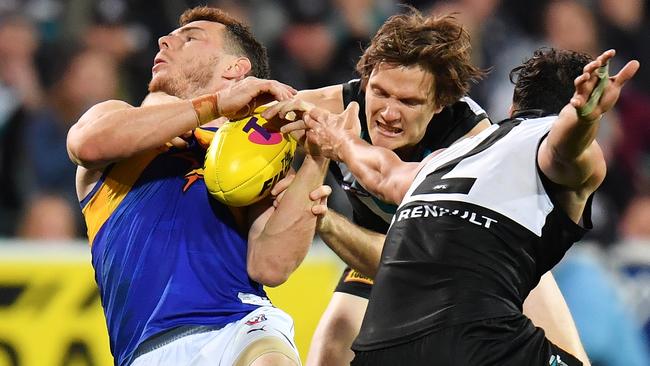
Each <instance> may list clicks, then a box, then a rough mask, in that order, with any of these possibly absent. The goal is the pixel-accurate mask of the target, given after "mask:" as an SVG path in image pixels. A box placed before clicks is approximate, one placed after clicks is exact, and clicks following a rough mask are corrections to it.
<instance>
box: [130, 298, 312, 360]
mask: <svg viewBox="0 0 650 366" xmlns="http://www.w3.org/2000/svg"><path fill="white" fill-rule="evenodd" d="M293 336H294V328H293V320H292V319H291V317H290V316H289V315H288V314H287V313H285V312H283V311H282V310H280V309H278V308H275V307H271V306H262V307H260V308H258V309H256V310H255V311H252V312H251V313H249V314H248V315H246V316H245V317H244V318H242V319H240V320H239V321H236V322H232V323H230V324H228V325H226V326H225V327H223V328H221V329H218V330H212V331H208V332H205V333H199V334H191V335H188V336H185V337H182V338H180V339H177V340H175V341H173V342H171V343H169V344H165V345H164V346H161V347H160V348H157V349H155V350H153V351H151V352H147V353H145V354H143V355H141V356H139V357H137V358H136V359H135V360H134V361H133V363H131V366H145V365H146V366H151V365H169V366H231V365H233V366H234V365H236V366H240V365H245V366H247V365H249V364H250V363H252V362H253V361H254V360H255V359H257V358H258V357H259V356H261V355H263V354H266V353H270V352H279V353H281V354H283V355H285V356H287V357H289V358H290V359H292V360H294V362H295V363H296V365H300V364H301V363H300V357H299V356H298V350H297V349H296V346H295V344H294V341H293Z"/></svg>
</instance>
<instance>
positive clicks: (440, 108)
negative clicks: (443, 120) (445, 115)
mask: <svg viewBox="0 0 650 366" xmlns="http://www.w3.org/2000/svg"><path fill="white" fill-rule="evenodd" d="M444 108H445V107H443V106H438V107H436V109H435V110H434V111H433V115H436V114H438V113H440V111H442V110H443V109H444Z"/></svg>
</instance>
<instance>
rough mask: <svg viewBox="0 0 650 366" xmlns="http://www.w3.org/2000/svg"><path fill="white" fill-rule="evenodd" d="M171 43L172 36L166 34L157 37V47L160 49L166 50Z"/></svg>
mask: <svg viewBox="0 0 650 366" xmlns="http://www.w3.org/2000/svg"><path fill="white" fill-rule="evenodd" d="M171 45H172V36H171V35H169V34H168V35H166V36H162V37H160V38H158V48H160V49H161V50H166V49H168V48H170V47H171Z"/></svg>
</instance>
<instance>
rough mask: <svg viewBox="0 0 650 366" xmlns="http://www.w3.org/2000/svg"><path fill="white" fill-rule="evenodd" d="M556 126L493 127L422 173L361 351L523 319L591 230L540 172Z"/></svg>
mask: <svg viewBox="0 0 650 366" xmlns="http://www.w3.org/2000/svg"><path fill="white" fill-rule="evenodd" d="M553 121H554V117H548V118H543V119H533V120H524V121H521V120H514V121H510V122H507V123H504V124H503V125H500V126H497V125H494V126H492V127H490V128H489V129H488V130H485V131H483V132H482V133H480V134H479V135H477V136H475V137H473V138H469V139H465V140H462V141H459V142H458V143H456V144H454V145H452V146H450V147H449V148H448V149H447V150H445V151H443V152H442V153H440V154H438V155H436V156H435V157H434V158H432V159H431V160H430V161H429V162H428V163H427V165H426V166H425V167H424V168H423V169H422V170H421V171H420V172H419V173H418V175H417V177H416V178H415V181H414V182H413V184H412V185H411V188H410V189H409V191H408V192H407V194H406V197H405V199H404V201H403V202H402V204H401V205H400V207H399V208H398V211H397V213H396V214H395V216H394V218H393V222H392V224H391V227H390V229H389V232H388V236H387V239H386V244H385V247H384V251H383V253H382V260H381V266H380V268H379V271H378V274H377V277H376V285H375V288H374V289H373V292H372V294H371V298H370V304H369V307H368V311H367V313H366V317H365V318H364V322H363V326H362V331H361V333H360V336H359V337H358V338H357V341H356V342H355V350H361V351H365V350H375V349H380V348H384V347H390V346H394V345H397V344H399V343H403V342H408V341H411V340H413V339H417V338H418V337H422V336H424V335H427V334H431V333H433V332H439V331H441V330H442V329H445V328H448V327H451V326H457V325H460V324H464V323H470V322H475V321H479V320H484V319H494V318H499V317H509V316H522V315H521V307H522V303H523V300H524V299H525V298H526V296H527V295H528V293H529V292H530V290H531V289H532V288H533V287H534V286H535V285H536V284H537V282H538V281H539V278H540V277H541V275H542V274H543V273H545V272H546V271H548V270H549V269H550V268H551V267H552V266H553V265H555V264H556V263H557V262H558V261H559V260H560V259H561V257H562V256H563V255H564V252H565V251H566V250H567V249H568V248H569V247H570V245H571V244H572V243H573V242H575V241H576V240H578V239H579V238H580V237H581V235H583V234H584V231H585V230H584V229H583V228H581V227H580V226H578V225H576V224H575V223H573V222H572V221H571V220H570V219H569V218H568V216H567V215H566V214H565V213H564V212H563V211H562V210H561V209H559V208H558V207H557V206H556V205H554V203H553V199H552V194H550V193H549V190H548V189H549V187H550V186H551V185H550V184H548V183H545V182H543V180H544V178H543V176H542V175H541V173H539V170H538V167H537V164H536V156H537V154H536V152H537V148H538V146H539V142H540V141H541V139H542V138H543V137H544V136H545V135H546V133H547V132H548V130H549V129H550V127H551V125H552V122H553ZM587 223H588V221H587Z"/></svg>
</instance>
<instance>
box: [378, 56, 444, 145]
mask: <svg viewBox="0 0 650 366" xmlns="http://www.w3.org/2000/svg"><path fill="white" fill-rule="evenodd" d="M433 82H434V81H433V75H432V74H431V73H430V72H429V71H426V70H424V69H422V68H421V67H420V66H410V67H405V66H395V65H389V64H383V63H382V64H379V65H378V66H377V67H375V69H374V70H373V71H372V73H371V74H370V77H369V78H368V84H367V85H366V111H365V112H366V119H367V121H368V132H369V133H370V138H371V140H372V143H373V145H377V146H382V147H385V148H388V149H391V150H394V151H396V152H397V153H398V154H400V155H403V154H408V153H409V152H410V150H411V148H412V147H413V146H414V145H415V144H417V143H418V142H420V140H422V138H423V137H424V133H425V132H426V129H427V125H428V124H429V121H430V120H431V117H433V115H434V114H435V113H437V112H438V111H440V108H438V107H437V106H436V105H435V103H434V101H433V95H432V94H433V93H432V92H431V90H432V87H431V86H432V84H433Z"/></svg>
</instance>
